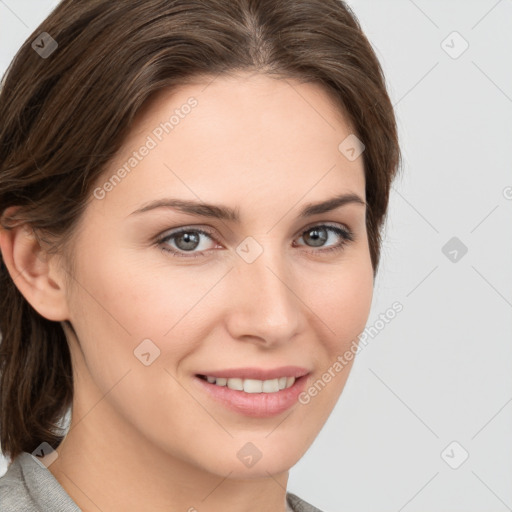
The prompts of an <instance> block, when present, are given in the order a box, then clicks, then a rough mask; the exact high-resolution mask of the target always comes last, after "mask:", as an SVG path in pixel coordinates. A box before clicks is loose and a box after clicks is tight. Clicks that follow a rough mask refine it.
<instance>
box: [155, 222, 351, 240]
mask: <svg viewBox="0 0 512 512" xmlns="http://www.w3.org/2000/svg"><path fill="white" fill-rule="evenodd" d="M315 227H327V228H329V227H333V228H340V229H343V230H344V231H346V232H347V233H348V234H350V235H352V234H353V231H352V229H350V228H349V226H347V225H346V224H343V223H334V222H321V221H320V222H318V221H317V222H313V223H311V224H307V225H306V226H305V227H303V228H301V229H300V230H299V231H298V232H297V233H296V235H295V237H297V236H302V235H303V234H304V233H305V232H306V231H309V230H310V229H313V228H315ZM184 231H197V232H199V233H201V234H205V235H208V236H209V237H210V238H211V239H212V240H214V241H215V242H218V240H217V237H216V236H215V231H216V230H215V229H213V228H205V227H203V226H202V225H200V226H195V225H189V226H180V227H177V228H173V229H171V230H167V231H164V232H162V233H161V234H160V235H158V236H157V240H158V241H160V242H161V241H164V240H165V239H167V238H171V237H173V236H176V235H179V234H180V233H182V232H184Z"/></svg>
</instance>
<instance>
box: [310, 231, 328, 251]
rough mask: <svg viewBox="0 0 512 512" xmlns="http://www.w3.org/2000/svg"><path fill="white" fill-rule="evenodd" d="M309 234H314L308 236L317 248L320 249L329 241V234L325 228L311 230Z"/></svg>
mask: <svg viewBox="0 0 512 512" xmlns="http://www.w3.org/2000/svg"><path fill="white" fill-rule="evenodd" d="M307 233H314V234H313V236H312V237H311V236H307V238H309V239H310V240H312V241H313V245H314V246H315V247H319V246H321V245H322V243H323V242H325V241H326V240H327V234H326V229H325V228H314V229H311V230H309V231H308V232H307Z"/></svg>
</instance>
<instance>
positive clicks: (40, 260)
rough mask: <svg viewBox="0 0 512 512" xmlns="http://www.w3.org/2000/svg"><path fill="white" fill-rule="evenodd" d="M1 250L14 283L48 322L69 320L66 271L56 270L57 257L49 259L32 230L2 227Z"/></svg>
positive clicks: (27, 227) (18, 227) (21, 225)
mask: <svg viewBox="0 0 512 512" xmlns="http://www.w3.org/2000/svg"><path fill="white" fill-rule="evenodd" d="M0 250H1V252H2V258H3V260H4V263H5V265H6V267H7V269H8V271H9V274H10V275H11V278H12V279H13V281H14V284H15V285H16V287H17V288H18V290H19V291H20V293H21V294H22V295H23V296H24V297H25V299H26V300H27V301H28V302H29V303H30V305H31V306H32V307H33V308H34V309H35V310H36V311H37V312H38V313H39V314H40V315H41V316H43V317H45V318H47V319H48V320H53V321H62V320H67V319H68V308H67V301H66V293H65V292H66V290H65V287H64V279H62V278H61V276H62V275H63V274H62V273H63V270H61V269H59V268H56V267H55V265H56V264H57V263H58V262H57V261H56V260H58V258H53V257H52V258H51V257H49V255H48V254H47V252H46V251H45V249H44V248H43V247H42V246H41V244H40V242H39V240H38V238H37V237H36V235H35V233H34V231H33V230H32V228H31V227H29V226H28V225H27V224H20V225H17V226H14V227H12V228H11V229H5V228H3V227H0ZM54 275H55V276H58V277H56V278H54Z"/></svg>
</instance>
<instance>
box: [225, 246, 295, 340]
mask: <svg viewBox="0 0 512 512" xmlns="http://www.w3.org/2000/svg"><path fill="white" fill-rule="evenodd" d="M271 238H272V237H268V238H267V242H257V243H255V242H254V241H250V240H249V241H247V243H248V245H247V246H244V242H242V244H240V247H239V248H238V251H237V252H238V253H239V255H241V257H240V260H239V261H238V262H237V264H236V269H235V273H234V274H235V275H234V277H235V279H236V284H235V287H236V292H235V293H236V300H235V301H234V311H233V314H234V318H236V321H233V323H232V326H233V325H235V326H236V329H235V330H236V332H235V333H233V334H235V335H253V336H258V337H261V338H264V339H265V340H267V341H271V340H278V339H286V338H289V337H291V336H293V335H294V334H295V332H296V331H297V329H298V328H299V319H300V307H301V302H300V300H299V299H298V297H297V296H296V295H295V293H294V290H293V286H292V284H291V283H290V281H291V280H293V277H292V271H291V267H290V266H289V264H287V262H286V255H285V254H284V253H283V250H282V248H281V247H280V246H276V245H275V244H274V245H272V242H271V241H270V240H271ZM251 244H252V245H251ZM258 246H259V247H258ZM241 249H242V251H240V250H241Z"/></svg>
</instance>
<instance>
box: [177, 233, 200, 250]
mask: <svg viewBox="0 0 512 512" xmlns="http://www.w3.org/2000/svg"><path fill="white" fill-rule="evenodd" d="M180 240H184V241H185V246H184V247H180V249H183V250H184V251H186V250H191V249H195V248H196V247H197V245H198V243H199V237H198V235H197V233H196V234H191V233H190V232H186V233H182V234H181V235H180V236H179V237H178V238H177V240H176V243H177V245H179V244H178V241H180Z"/></svg>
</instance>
